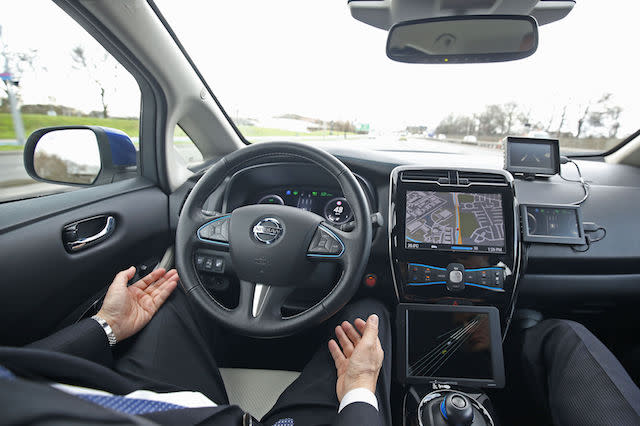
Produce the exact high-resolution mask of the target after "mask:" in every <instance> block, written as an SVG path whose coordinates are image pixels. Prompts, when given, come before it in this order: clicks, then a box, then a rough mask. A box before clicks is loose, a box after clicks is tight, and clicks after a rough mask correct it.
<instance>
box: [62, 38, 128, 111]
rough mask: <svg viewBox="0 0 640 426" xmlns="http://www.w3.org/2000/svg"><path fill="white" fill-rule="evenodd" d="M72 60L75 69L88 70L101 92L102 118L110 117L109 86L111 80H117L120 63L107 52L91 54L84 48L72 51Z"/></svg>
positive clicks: (79, 47)
mask: <svg viewBox="0 0 640 426" xmlns="http://www.w3.org/2000/svg"><path fill="white" fill-rule="evenodd" d="M71 59H73V62H74V68H75V69H78V70H86V71H87V72H88V73H89V76H90V78H91V79H92V80H93V82H94V83H95V84H96V86H97V87H98V91H99V92H100V103H101V104H102V116H103V117H104V118H107V117H109V105H108V104H107V84H108V82H109V79H115V78H117V76H118V66H119V65H118V63H117V62H116V61H115V59H113V58H112V57H111V55H109V54H108V53H107V52H106V51H103V52H101V53H96V54H91V53H90V52H88V51H87V49H85V48H84V47H83V46H76V47H74V48H73V49H72V50H71ZM114 90H115V89H114Z"/></svg>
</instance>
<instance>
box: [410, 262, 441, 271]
mask: <svg viewBox="0 0 640 426" xmlns="http://www.w3.org/2000/svg"><path fill="white" fill-rule="evenodd" d="M408 265H409V266H424V267H425V268H429V269H437V270H438V271H446V270H447V268H440V267H438V266H430V265H424V264H422V263H408Z"/></svg>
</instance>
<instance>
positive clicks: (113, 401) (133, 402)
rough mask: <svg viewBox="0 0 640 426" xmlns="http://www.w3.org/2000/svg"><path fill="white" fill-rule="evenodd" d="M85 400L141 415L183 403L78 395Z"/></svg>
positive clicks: (170, 408) (166, 409) (178, 408)
mask: <svg viewBox="0 0 640 426" xmlns="http://www.w3.org/2000/svg"><path fill="white" fill-rule="evenodd" d="M76 396H77V397H78V398H82V399H84V400H85V401H91V402H93V403H94V404H98V405H100V406H102V407H106V408H110V409H112V410H114V411H117V412H119V413H124V414H131V415H139V414H147V413H155V412H158V411H169V410H181V409H183V408H184V407H183V406H181V405H176V404H170V403H168V402H160V401H150V400H148V399H138V398H127V397H124V396H117V395H113V396H112V395H91V394H82V395H76Z"/></svg>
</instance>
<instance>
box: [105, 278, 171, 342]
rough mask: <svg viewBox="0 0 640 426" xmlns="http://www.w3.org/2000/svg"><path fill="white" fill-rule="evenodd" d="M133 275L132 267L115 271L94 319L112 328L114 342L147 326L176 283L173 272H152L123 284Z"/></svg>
mask: <svg viewBox="0 0 640 426" xmlns="http://www.w3.org/2000/svg"><path fill="white" fill-rule="evenodd" d="M135 273H136V268H134V267H133V266H132V267H130V268H129V269H127V270H125V271H122V272H119V273H118V275H116V277H115V278H114V279H113V282H112V283H111V285H110V286H109V290H108V291H107V294H106V296H105V297H104V302H103V303H102V307H101V308H100V311H99V312H98V316H99V317H101V318H102V319H104V320H105V321H106V322H107V323H108V324H109V325H110V326H111V328H112V329H113V333H114V334H115V335H116V339H118V341H119V342H120V341H122V340H124V339H126V338H127V337H130V336H132V335H134V334H136V333H137V332H138V331H140V330H142V328H143V327H144V326H145V325H147V324H148V323H149V321H150V320H151V318H152V317H153V315H154V314H155V313H156V312H157V311H158V309H159V308H160V306H162V304H163V303H164V302H165V300H167V298H168V297H169V295H170V294H171V292H173V290H175V288H176V286H177V283H178V279H179V278H178V272H177V271H176V270H175V269H172V270H170V271H169V272H166V271H165V270H164V269H162V268H160V269H156V270H155V271H153V272H151V273H150V274H149V275H147V276H146V277H144V278H142V279H140V280H139V281H137V282H136V283H135V284H132V285H130V286H127V283H128V282H129V280H130V279H131V278H133V276H134V275H135Z"/></svg>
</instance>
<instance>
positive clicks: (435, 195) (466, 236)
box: [405, 191, 505, 253]
mask: <svg viewBox="0 0 640 426" xmlns="http://www.w3.org/2000/svg"><path fill="white" fill-rule="evenodd" d="M406 212H407V214H406V221H405V240H406V248H407V249H452V250H463V251H476V252H490V253H491V252H500V253H503V252H504V245H505V242H504V241H505V238H504V216H503V213H502V197H501V195H500V194H478V193H462V192H435V191H407V207H406Z"/></svg>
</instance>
